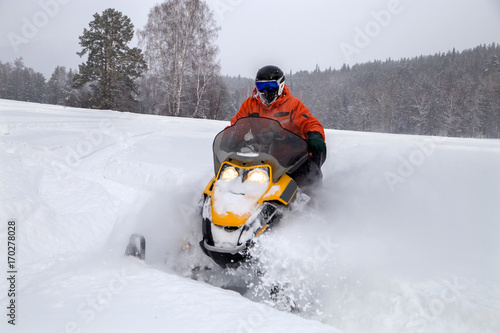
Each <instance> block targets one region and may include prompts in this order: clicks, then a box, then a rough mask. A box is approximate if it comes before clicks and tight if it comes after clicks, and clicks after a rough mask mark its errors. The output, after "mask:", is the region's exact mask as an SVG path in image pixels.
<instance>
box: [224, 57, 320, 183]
mask: <svg viewBox="0 0 500 333" xmlns="http://www.w3.org/2000/svg"><path fill="white" fill-rule="evenodd" d="M243 117H264V118H270V119H274V120H277V121H279V123H280V124H281V126H282V127H283V128H285V129H287V130H289V131H291V132H293V133H295V134H297V135H299V136H300V137H301V138H303V139H305V140H306V141H307V145H308V150H309V153H310V156H309V159H308V160H307V161H306V163H304V164H303V165H302V166H301V167H300V168H299V169H297V170H295V171H294V172H293V173H292V174H290V176H291V177H292V178H293V179H294V180H295V181H296V182H297V184H298V185H299V186H300V187H301V188H303V189H304V190H306V192H309V191H308V189H309V190H310V189H311V187H313V186H314V185H316V184H318V183H319V182H321V179H322V173H321V165H322V164H323V163H324V161H325V159H326V144H325V132H324V130H323V126H322V125H321V123H320V122H319V121H318V119H316V118H315V117H314V116H313V115H312V114H311V112H310V111H309V109H308V108H307V107H306V106H305V105H304V104H303V103H302V102H301V101H300V100H299V99H298V98H296V97H295V96H292V94H291V93H290V89H289V88H288V86H287V85H286V84H285V74H284V73H283V71H282V70H281V69H280V68H278V67H276V66H272V65H269V66H264V67H262V68H261V69H259V70H258V72H257V75H256V77H255V88H254V90H253V93H252V96H250V97H249V98H248V99H246V100H245V101H244V102H243V104H242V105H241V107H240V110H239V111H238V113H237V114H236V115H235V116H234V117H233V119H231V125H234V124H235V123H236V121H237V120H238V119H240V118H243Z"/></svg>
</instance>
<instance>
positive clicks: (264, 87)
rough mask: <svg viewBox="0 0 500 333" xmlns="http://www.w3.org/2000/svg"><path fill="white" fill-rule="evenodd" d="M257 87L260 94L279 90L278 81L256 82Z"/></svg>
mask: <svg viewBox="0 0 500 333" xmlns="http://www.w3.org/2000/svg"><path fill="white" fill-rule="evenodd" d="M255 87H257V90H258V91H259V92H271V93H272V92H275V91H278V90H279V84H278V81H255Z"/></svg>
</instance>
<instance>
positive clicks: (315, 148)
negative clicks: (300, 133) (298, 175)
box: [307, 132, 326, 155]
mask: <svg viewBox="0 0 500 333" xmlns="http://www.w3.org/2000/svg"><path fill="white" fill-rule="evenodd" d="M307 148H308V149H309V151H310V152H311V153H313V154H315V155H317V154H321V153H322V152H324V151H325V150H326V143H325V141H323V136H322V135H321V134H319V133H317V132H310V133H309V135H308V139H307Z"/></svg>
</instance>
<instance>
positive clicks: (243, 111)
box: [231, 97, 252, 125]
mask: <svg viewBox="0 0 500 333" xmlns="http://www.w3.org/2000/svg"><path fill="white" fill-rule="evenodd" d="M251 98H252V97H249V98H247V99H246V100H245V101H244V102H243V104H241V107H240V110H239V111H238V113H236V114H235V115H234V117H233V118H232V119H231V125H234V123H236V121H237V120H238V119H240V118H243V117H248V114H249V110H250V102H251V100H250V99H251Z"/></svg>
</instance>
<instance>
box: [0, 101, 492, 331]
mask: <svg viewBox="0 0 500 333" xmlns="http://www.w3.org/2000/svg"><path fill="white" fill-rule="evenodd" d="M227 125H228V123H227V122H219V121H209V120H195V119H182V118H170V117H157V116H148V115H138V114H129V113H121V112H114V111H96V110H84V109H75V108H63V107H58V106H50V105H42V104H32V103H24V102H15V101H6V100H0V161H1V163H0V177H1V178H0V181H1V189H0V201H1V203H2V205H1V207H0V248H1V250H0V251H1V255H0V257H1V259H0V266H1V267H2V270H3V274H4V278H2V279H1V280H0V281H1V282H0V290H1V293H0V305H1V308H2V309H3V313H2V318H3V319H2V321H1V323H0V327H1V331H2V332H8V331H13V330H14V328H16V329H18V330H19V331H22V332H35V331H36V332H136V331H138V330H140V331H143V332H159V331H172V332H214V331H218V332H339V331H340V330H342V331H346V332H367V331H370V332H403V331H404V332H422V331H431V332H499V331H500V283H499V282H498V281H500V172H499V170H500V140H479V139H450V138H438V137H420V136H419V137H417V136H404V135H389V134H374V133H359V132H346V131H335V130H327V144H328V154H329V156H328V159H327V162H326V163H325V165H324V168H323V170H324V176H325V178H324V187H323V188H322V189H319V190H318V196H317V198H316V200H314V202H313V203H312V204H311V205H310V206H309V207H306V208H304V209H303V211H300V212H294V213H293V214H290V215H289V216H287V218H286V223H282V224H281V225H280V226H279V227H278V228H276V229H275V230H273V231H272V232H270V233H267V234H266V235H263V236H261V239H260V242H259V244H258V246H257V248H256V251H258V253H259V255H260V256H261V259H262V262H263V265H265V266H266V269H267V270H268V271H269V272H271V273H270V276H271V278H274V279H276V280H280V281H283V282H285V283H287V285H289V286H290V293H292V294H293V295H294V297H296V298H297V299H299V300H301V301H302V302H303V303H304V304H305V306H304V309H306V310H307V311H304V312H302V313H299V314H290V313H286V312H282V311H278V310H277V309H275V308H273V307H272V304H269V302H267V301H266V299H265V298H258V297H257V298H252V297H243V296H241V295H240V294H238V293H236V292H235V291H231V290H224V289H222V288H219V287H217V286H215V285H212V284H210V283H207V282H203V281H195V280H192V279H190V278H189V277H187V276H185V275H186V274H184V273H185V272H186V271H185V270H184V271H183V270H179V269H178V268H179V267H177V266H178V265H179V263H181V264H182V263H184V264H185V266H186V267H189V266H190V265H195V262H196V260H203V258H202V257H201V255H200V253H199V252H198V251H197V250H196V248H193V249H192V250H193V251H194V252H193V253H192V254H191V255H190V256H183V255H182V252H183V251H182V250H181V249H182V248H183V246H184V247H185V246H186V244H188V243H193V244H194V242H195V241H196V240H197V239H198V238H197V237H199V230H198V228H199V220H198V219H197V216H196V211H195V207H196V204H197V202H198V200H199V197H200V195H201V193H202V191H203V188H204V186H205V185H206V183H207V182H208V180H209V179H210V178H211V176H212V173H213V166H212V151H211V145H212V139H213V137H214V136H215V135H216V134H217V133H218V132H219V131H220V130H222V129H223V128H224V127H225V126H227ZM9 221H12V222H13V223H11V224H15V234H13V231H12V230H11V228H9ZM133 232H139V233H142V234H144V235H145V236H146V239H147V242H148V243H147V257H146V262H145V263H144V262H141V261H138V260H136V259H135V258H128V257H125V256H124V254H123V253H124V250H125V246H126V244H127V241H128V237H129V236H130V234H131V233H133ZM9 237H14V238H10V240H14V239H15V256H14V257H13V258H9V257H10V255H8V254H9V253H8V251H9V244H10V243H8V240H9ZM195 245H196V244H195ZM13 261H14V262H13ZM11 264H13V266H11V267H9V266H8V265H11ZM10 271H15V273H12V274H14V275H15V281H14V283H11V281H9V280H8V279H7V278H9V277H10V276H11V275H12V274H11V273H8V272H10ZM9 290H13V291H14V292H15V295H12V294H11V293H10V292H9ZM12 301H14V303H15V311H14V313H15V316H14V318H15V320H14V322H11V323H9V320H12V319H11V318H12V317H9V313H11V310H10V309H8V307H9V306H10V304H11V303H12ZM12 323H15V327H14V326H13V325H12Z"/></svg>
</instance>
